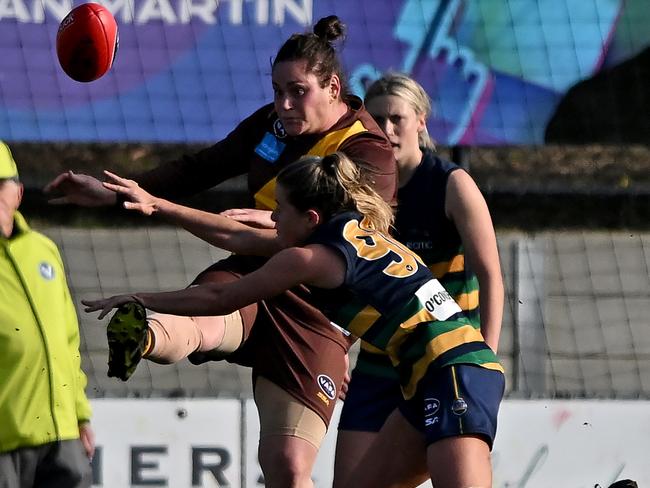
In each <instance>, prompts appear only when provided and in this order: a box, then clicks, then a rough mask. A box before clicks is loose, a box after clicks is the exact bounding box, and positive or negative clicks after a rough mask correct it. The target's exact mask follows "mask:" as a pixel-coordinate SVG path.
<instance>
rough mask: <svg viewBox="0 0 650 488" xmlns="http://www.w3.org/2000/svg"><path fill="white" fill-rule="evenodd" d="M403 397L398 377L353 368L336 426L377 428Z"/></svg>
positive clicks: (374, 430) (363, 430) (357, 429)
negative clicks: (388, 376)
mask: <svg viewBox="0 0 650 488" xmlns="http://www.w3.org/2000/svg"><path fill="white" fill-rule="evenodd" d="M402 401H404V397H403V396H402V390H401V388H400V385H399V381H398V380H397V379H396V378H387V377H383V376H379V375H375V374H370V373H366V372H363V371H359V370H358V369H355V370H353V371H352V379H351V380H350V384H349V385H348V392H347V394H346V395H345V401H344V402H343V409H342V410H341V417H340V419H339V430H353V431H360V432H379V430H380V429H381V427H382V425H384V422H385V421H386V419H387V418H388V416H389V415H390V414H391V413H392V412H393V411H394V410H395V409H396V408H397V407H398V406H399V404H400V402H402Z"/></svg>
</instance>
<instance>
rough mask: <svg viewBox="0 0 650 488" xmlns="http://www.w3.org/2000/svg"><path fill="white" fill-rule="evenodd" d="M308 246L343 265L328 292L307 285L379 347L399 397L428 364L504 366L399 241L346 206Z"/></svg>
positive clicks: (410, 390)
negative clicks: (337, 283)
mask: <svg viewBox="0 0 650 488" xmlns="http://www.w3.org/2000/svg"><path fill="white" fill-rule="evenodd" d="M309 244H321V245H325V246H328V247H330V248H333V249H335V250H337V251H338V252H339V253H340V254H341V255H342V256H343V257H344V259H345V263H346V266H347V269H346V276H345V282H344V284H343V285H342V286H341V287H339V288H337V289H335V290H324V289H319V288H313V292H314V297H315V298H316V300H317V302H318V306H319V307H320V308H321V310H322V311H323V312H324V313H325V315H327V317H328V318H329V319H330V320H331V321H332V322H333V323H335V324H336V325H338V326H340V327H342V328H344V329H346V330H348V331H350V332H351V333H352V334H353V335H355V336H357V337H359V338H361V339H362V340H364V341H366V342H367V343H369V344H371V345H372V346H374V347H376V348H377V349H379V350H381V351H385V352H386V353H387V354H388V356H389V358H390V360H391V363H392V365H393V367H394V368H395V369H396V370H397V372H398V374H399V378H400V383H401V386H402V391H403V393H404V396H405V398H407V399H408V398H410V397H411V396H413V394H414V393H415V389H416V387H417V384H418V382H419V380H420V379H421V378H422V377H423V376H424V374H425V373H426V372H427V370H428V369H429V368H430V367H444V366H448V365H451V364H458V363H468V364H476V365H479V366H482V367H485V368H488V369H495V370H499V371H503V368H502V367H501V365H500V364H499V361H498V359H497V357H496V355H495V354H494V352H493V351H492V350H491V349H490V348H489V347H488V346H487V345H486V344H485V341H484V340H483V336H482V335H481V333H480V331H479V330H477V329H476V328H475V327H474V326H473V325H472V323H471V322H470V320H469V319H468V318H467V316H466V315H465V314H464V313H463V311H462V310H461V309H460V307H459V306H458V304H457V303H456V302H455V301H454V300H453V298H452V297H451V296H450V294H449V293H448V292H447V291H446V290H445V289H444V288H443V287H442V285H441V284H440V282H439V281H438V280H436V279H435V278H434V277H433V275H432V273H431V271H430V270H429V269H428V268H427V267H426V266H425V265H424V263H423V262H422V259H421V258H420V257H419V256H418V255H417V254H415V253H414V252H413V251H411V250H409V249H408V248H407V247H406V246H404V245H403V244H401V243H399V242H398V241H396V240H394V239H393V238H391V237H388V236H386V235H384V234H382V233H379V232H375V231H372V230H370V229H368V227H367V226H366V225H364V222H363V218H362V216H361V215H360V214H358V213H354V212H347V213H343V214H340V215H337V216H335V217H334V218H332V219H331V220H330V221H329V222H327V223H325V224H323V225H322V226H320V227H319V228H318V229H317V230H316V232H314V234H313V235H312V236H311V238H310V239H309Z"/></svg>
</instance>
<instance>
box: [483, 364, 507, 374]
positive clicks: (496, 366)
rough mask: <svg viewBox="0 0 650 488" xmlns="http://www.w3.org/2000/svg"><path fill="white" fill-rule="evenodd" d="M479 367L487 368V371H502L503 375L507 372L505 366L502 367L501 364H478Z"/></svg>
mask: <svg viewBox="0 0 650 488" xmlns="http://www.w3.org/2000/svg"><path fill="white" fill-rule="evenodd" d="M477 366H480V367H481V368H485V369H491V370H493V371H500V372H502V373H503V374H505V373H506V370H505V369H503V365H501V364H500V363H483V364H478V365H477Z"/></svg>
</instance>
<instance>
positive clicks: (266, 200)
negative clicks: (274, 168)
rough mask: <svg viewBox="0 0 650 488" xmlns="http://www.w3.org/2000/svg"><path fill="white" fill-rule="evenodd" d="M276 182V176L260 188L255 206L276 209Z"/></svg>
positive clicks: (263, 208) (256, 195)
mask: <svg viewBox="0 0 650 488" xmlns="http://www.w3.org/2000/svg"><path fill="white" fill-rule="evenodd" d="M275 184H276V179H275V177H274V178H272V179H271V180H269V181H268V182H267V183H266V185H264V186H263V187H262V188H260V189H259V191H258V192H257V193H256V194H255V208H260V209H262V210H275V207H277V205H278V204H277V202H276V201H275Z"/></svg>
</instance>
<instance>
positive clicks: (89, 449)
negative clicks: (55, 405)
mask: <svg viewBox="0 0 650 488" xmlns="http://www.w3.org/2000/svg"><path fill="white" fill-rule="evenodd" d="M79 440H80V441H81V444H82V445H83V446H84V451H86V456H88V459H89V460H90V461H92V460H93V456H94V455H95V432H93V429H92V427H91V426H90V422H82V423H80V424H79Z"/></svg>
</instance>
